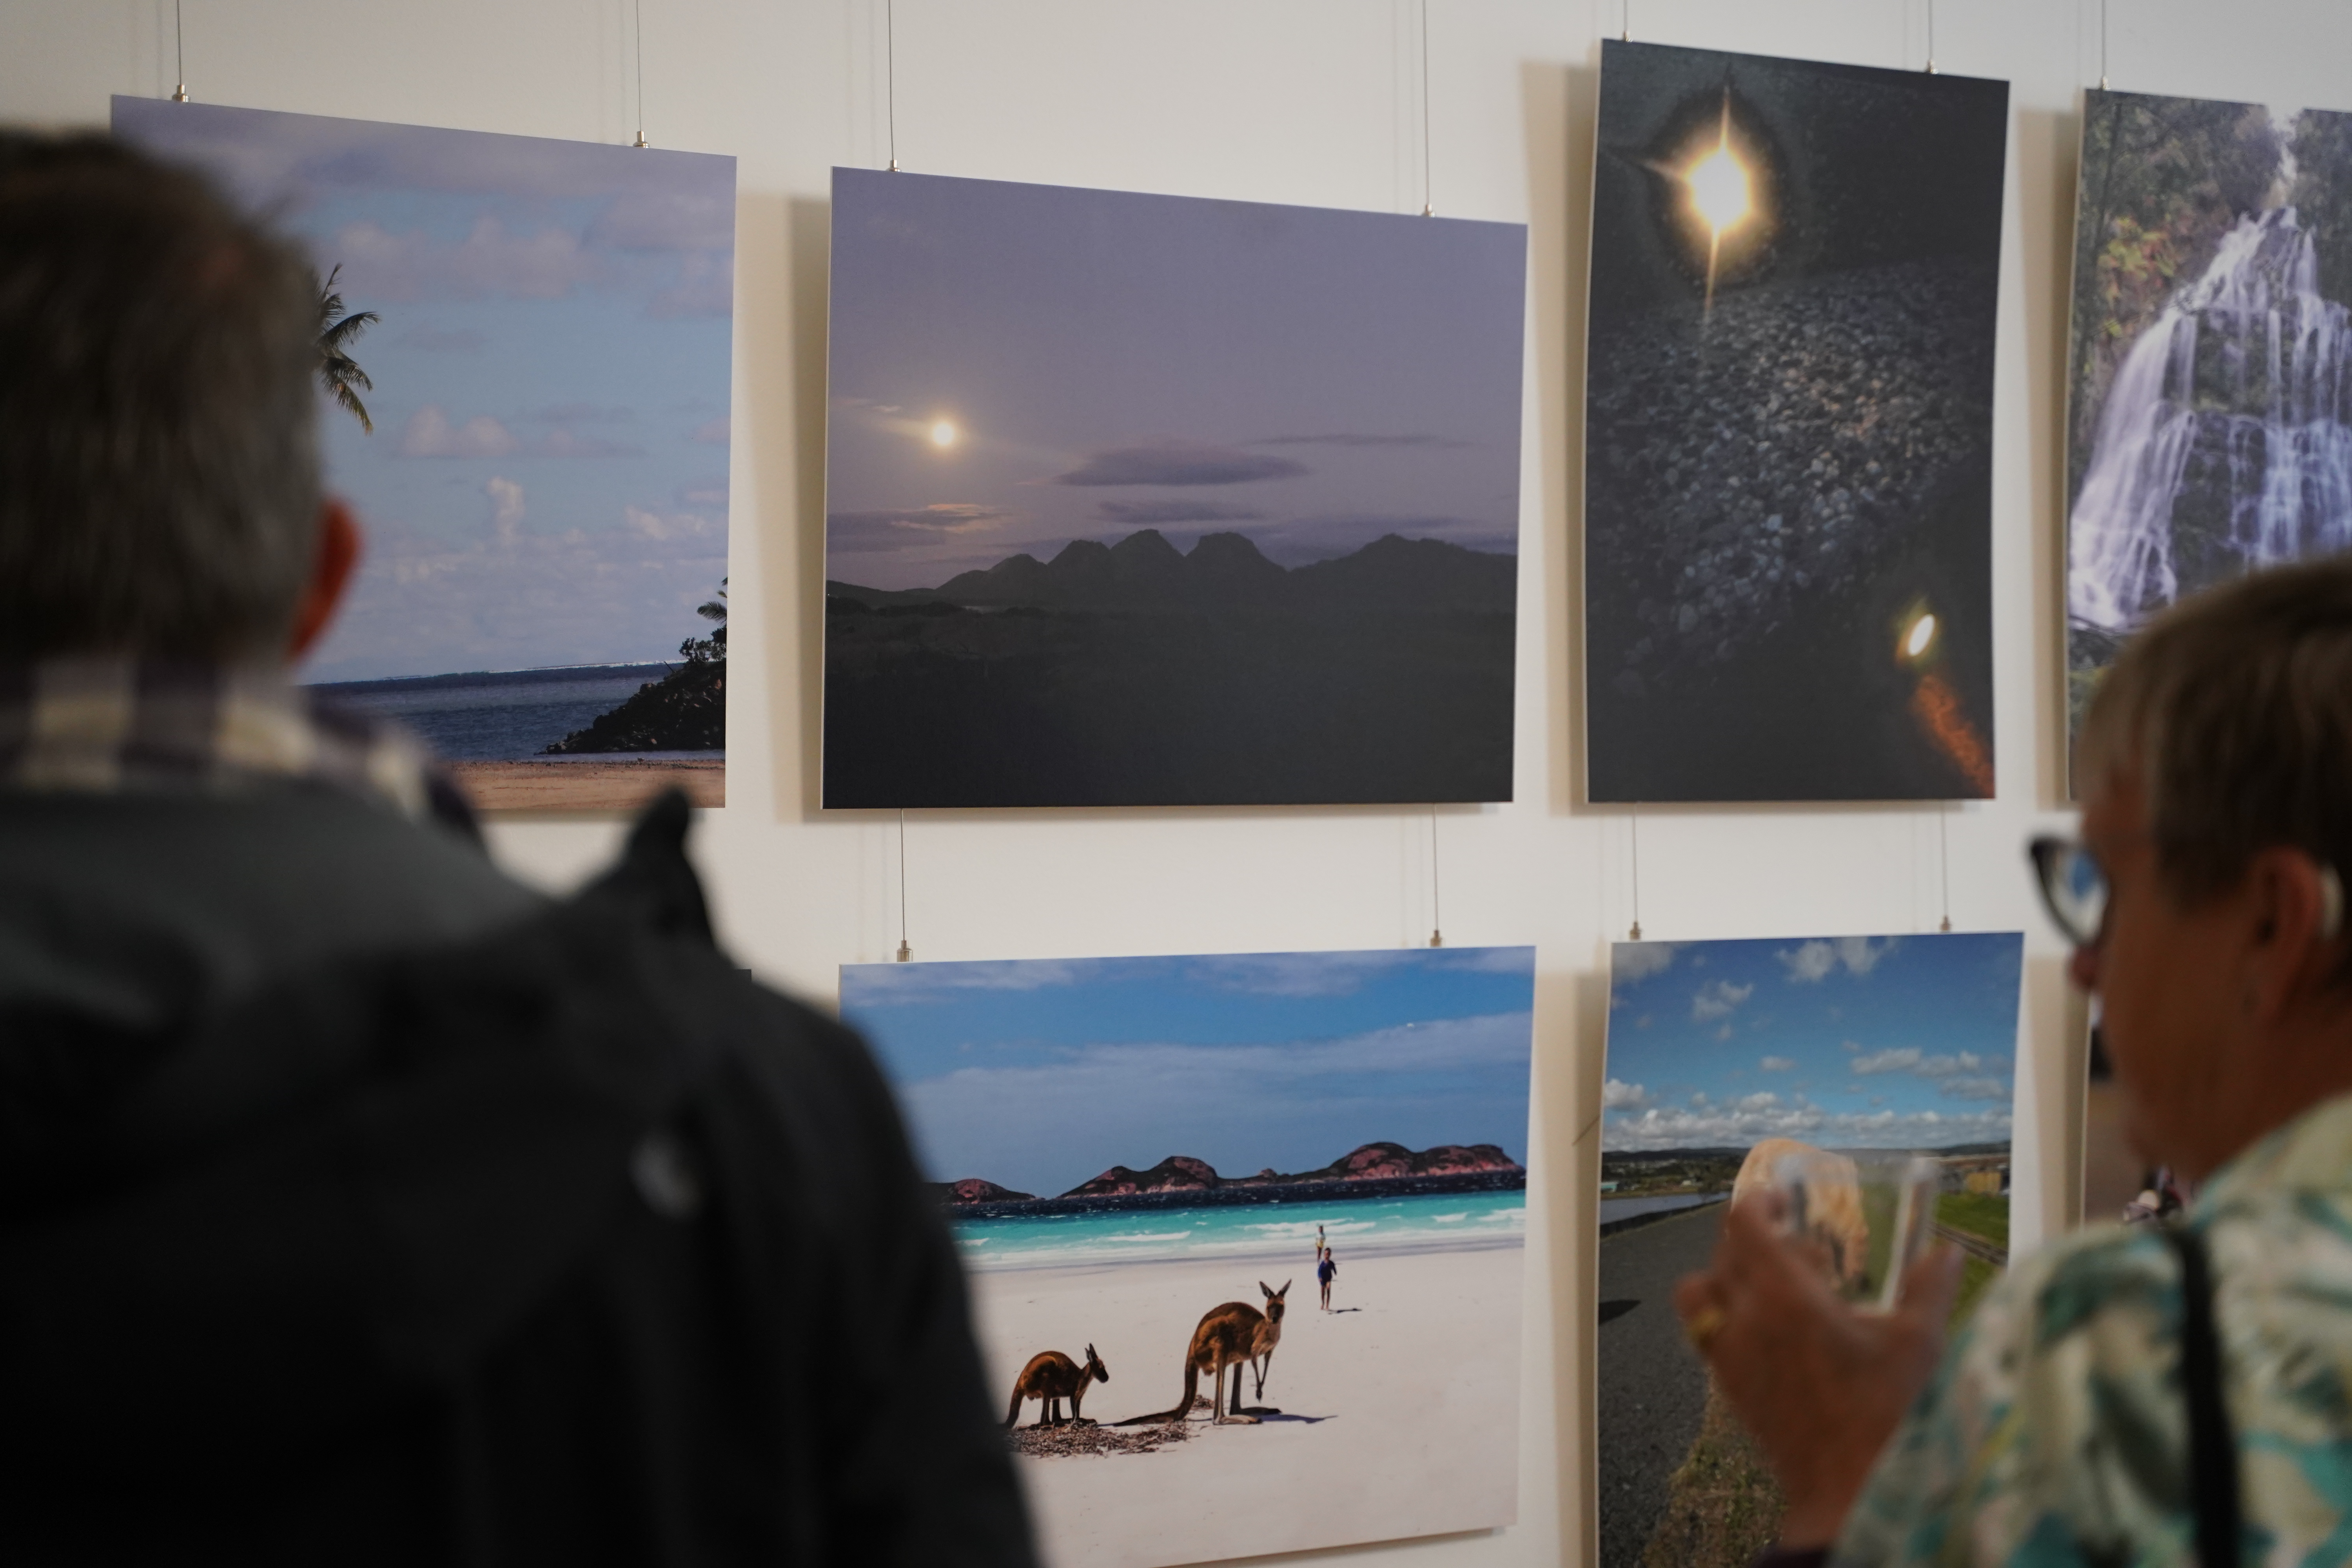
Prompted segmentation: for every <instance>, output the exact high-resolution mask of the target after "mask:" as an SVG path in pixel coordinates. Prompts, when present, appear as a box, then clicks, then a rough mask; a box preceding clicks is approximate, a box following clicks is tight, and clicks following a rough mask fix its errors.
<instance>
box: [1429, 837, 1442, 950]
mask: <svg viewBox="0 0 2352 1568" xmlns="http://www.w3.org/2000/svg"><path fill="white" fill-rule="evenodd" d="M1441 909H1442V906H1441V905H1440V904H1439V903H1438V900H1437V803H1436V802H1434V801H1432V802H1431V803H1430V806H1429V945H1430V946H1432V947H1444V945H1445V931H1444V924H1445V921H1444V919H1443V918H1441V912H1440V911H1441Z"/></svg>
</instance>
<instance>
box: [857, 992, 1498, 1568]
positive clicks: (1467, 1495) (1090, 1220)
mask: <svg viewBox="0 0 2352 1568" xmlns="http://www.w3.org/2000/svg"><path fill="white" fill-rule="evenodd" d="M1534 1000H1535V954H1534V951H1533V950H1532V949H1530V948H1442V949H1422V948H1408V949H1399V950H1391V951H1380V952H1302V953H1250V954H1227V955H1218V956H1204V957H1170V958H1120V959H1089V960H1075V961H1058V960H1029V961H1023V962H1014V963H873V964H856V965H848V966H845V967H844V968H843V970H842V972H841V1009H842V1016H844V1018H845V1019H846V1020H847V1021H848V1022H850V1023H851V1024H853V1025H855V1026H856V1027H857V1028H859V1029H860V1030H861V1031H863V1032H864V1033H865V1035H866V1038H867V1039H868V1040H869V1041H871V1042H872V1044H873V1046H874V1049H875V1054H876V1056H877V1058H878V1059H879V1060H880V1061H881V1063H882V1066H883V1068H884V1071H885V1072H886V1073H887V1075H888V1077H889V1078H890V1079H891V1083H892V1086H893V1088H894V1089H896V1091H897V1093H898V1100H899V1104H900V1106H901V1107H902V1108H903V1110H904V1111H905V1113H906V1117H907V1121H908V1131H910V1133H911V1134H912V1136H913V1139H914V1142H915V1145H916V1152H917V1154H918V1156H919V1159H920V1160H921V1162H922V1163H923V1165H924V1166H925V1168H926V1170H927V1172H928V1173H929V1177H930V1179H931V1181H932V1182H933V1183H934V1184H936V1191H937V1193H938V1194H939V1199H940V1205H941V1206H942V1208H943V1209H944V1211H945V1213H946V1215H947V1218H948V1223H949V1226H950V1229H951V1231H952V1232H953V1235H954V1237H955V1240H956V1244H957V1248H958V1250H959V1251H960V1252H961V1255H962V1258H963V1262H964V1268H965V1271H966V1276H967V1279H969V1282H970V1289H971V1298H972V1312H973V1321H974V1326H975V1328H976V1330H977V1331H978V1334H979V1338H980V1343H981V1351H982V1357H983V1358H984V1363H985V1368H986V1373H987V1377H988V1380H989V1385H990V1388H991V1397H992V1398H995V1399H1001V1400H1003V1401H1004V1402H1005V1403H1004V1406H1003V1408H1004V1412H1005V1419H1004V1425H1005V1441H1006V1443H1007V1444H1008V1445H1009V1446H1010V1447H1011V1448H1012V1449H1013V1454H1014V1456H1015V1462H1016V1463H1017V1464H1018V1465H1019V1466H1020V1468H1021V1469H1022V1479H1023V1484H1024V1489H1025V1490H1026V1491H1027V1493H1028V1495H1029V1498H1030V1500H1031V1503H1032V1506H1033V1510H1034V1516H1035V1519H1036V1521H1037V1527H1038V1531H1039V1535H1040V1538H1041V1544H1042V1546H1043V1549H1044V1553H1045V1558H1046V1560H1047V1561H1049V1562H1060V1563H1087V1564H1107V1565H1118V1568H1164V1565H1167V1564H1172V1563H1202V1562H1213V1561H1215V1560H1217V1559H1220V1558H1228V1557H1244V1556H1258V1555H1261V1554H1264V1553H1266V1552H1297V1551H1305V1550H1308V1549H1312V1548H1316V1547H1325V1546H1339V1545H1346V1544H1350V1543H1356V1542H1371V1541H1390V1540H1398V1539H1402V1538H1405V1537H1410V1536H1416V1535H1433V1534H1441V1533H1445V1532H1449V1531H1464V1530H1480V1529H1487V1528H1491V1527H1494V1526H1497V1525H1503V1524H1508V1523H1512V1522H1514V1521H1516V1520H1517V1499H1518V1436H1519V1399H1518V1373H1519V1349H1520V1343H1519V1342H1520V1326H1521V1317H1522V1314H1521V1296H1522V1292H1523V1289H1524V1281H1523V1278H1522V1276H1523V1268H1522V1258H1523V1254H1524V1252H1525V1247H1526V1239H1527V1231H1528V1171H1527V1160H1528V1074H1529V1069H1530V1058H1531V1049H1532V1043H1533V1027H1534ZM1342 1264H1344V1270H1343V1269H1342V1268H1341V1265H1342ZM1114 1367H1115V1368H1117V1369H1118V1374H1119V1375H1118V1384H1116V1385H1113V1384H1111V1370H1112V1369H1113V1368H1114ZM1097 1384H1099V1385H1101V1386H1097ZM1401 1434H1409V1435H1410V1439H1409V1440H1401V1437H1400V1435H1401ZM1208 1499H1213V1500H1214V1503H1213V1506H1207V1507H1204V1506H1203V1500H1208Z"/></svg>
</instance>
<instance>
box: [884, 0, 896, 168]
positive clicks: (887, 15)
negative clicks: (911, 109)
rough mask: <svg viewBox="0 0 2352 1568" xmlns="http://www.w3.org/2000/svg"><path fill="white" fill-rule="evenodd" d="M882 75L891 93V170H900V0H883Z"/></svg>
mask: <svg viewBox="0 0 2352 1568" xmlns="http://www.w3.org/2000/svg"><path fill="white" fill-rule="evenodd" d="M882 50H883V54H882V58H883V67H882V75H883V81H884V83H885V84H886V90H887V92H888V94H889V105H890V109H889V113H890V172H891V173H892V174H897V173H898V0H882Z"/></svg>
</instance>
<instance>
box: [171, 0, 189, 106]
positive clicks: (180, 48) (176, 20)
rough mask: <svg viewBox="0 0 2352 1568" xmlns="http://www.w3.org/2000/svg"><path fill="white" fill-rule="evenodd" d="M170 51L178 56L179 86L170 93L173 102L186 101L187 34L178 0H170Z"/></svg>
mask: <svg viewBox="0 0 2352 1568" xmlns="http://www.w3.org/2000/svg"><path fill="white" fill-rule="evenodd" d="M172 52H173V54H175V55H177V56H178V57H179V61H180V86H179V90H178V91H176V92H174V93H173V94H172V101H173V103H185V102H187V101H188V34H187V29H186V28H185V27H184V26H182V24H181V21H180V0H172Z"/></svg>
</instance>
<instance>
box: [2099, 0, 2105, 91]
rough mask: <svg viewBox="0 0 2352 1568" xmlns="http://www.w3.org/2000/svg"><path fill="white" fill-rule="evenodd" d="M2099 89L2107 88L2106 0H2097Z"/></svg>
mask: <svg viewBox="0 0 2352 1568" xmlns="http://www.w3.org/2000/svg"><path fill="white" fill-rule="evenodd" d="M2099 90H2100V91H2101V92H2105V91H2106V90H2107V0H2099Z"/></svg>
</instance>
